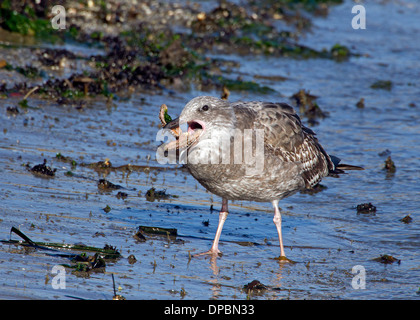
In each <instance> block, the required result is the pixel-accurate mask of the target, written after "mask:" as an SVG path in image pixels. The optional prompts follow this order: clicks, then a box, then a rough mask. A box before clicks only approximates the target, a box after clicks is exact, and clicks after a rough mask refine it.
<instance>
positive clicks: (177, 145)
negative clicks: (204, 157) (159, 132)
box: [163, 118, 204, 151]
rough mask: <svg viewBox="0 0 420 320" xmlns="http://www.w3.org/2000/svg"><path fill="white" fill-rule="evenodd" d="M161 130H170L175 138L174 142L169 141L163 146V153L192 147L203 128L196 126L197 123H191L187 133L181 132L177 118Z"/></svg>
mask: <svg viewBox="0 0 420 320" xmlns="http://www.w3.org/2000/svg"><path fill="white" fill-rule="evenodd" d="M200 123H201V122H200ZM163 129H168V130H171V131H172V133H173V134H174V136H175V137H176V140H175V141H171V142H169V143H167V144H166V145H165V147H164V148H165V149H164V150H165V151H168V150H179V149H183V148H190V147H192V146H193V145H194V144H195V143H196V142H197V141H198V139H199V137H200V136H201V134H202V133H203V131H204V127H203V126H202V125H201V124H198V122H195V121H191V122H189V123H188V131H187V132H182V130H181V128H180V127H179V118H176V119H174V120H172V121H171V122H169V123H167V124H166V125H165V126H164V127H163Z"/></svg>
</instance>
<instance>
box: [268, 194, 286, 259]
mask: <svg viewBox="0 0 420 320" xmlns="http://www.w3.org/2000/svg"><path fill="white" fill-rule="evenodd" d="M271 203H272V204H273V207H274V218H273V222H274V224H275V225H276V228H277V233H278V234H279V242H280V258H282V257H284V258H286V255H285V254H284V248H283V238H282V236H281V214H280V210H279V201H278V200H273V201H272V202H271Z"/></svg>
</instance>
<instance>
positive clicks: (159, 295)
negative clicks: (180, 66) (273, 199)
mask: <svg viewBox="0 0 420 320" xmlns="http://www.w3.org/2000/svg"><path fill="white" fill-rule="evenodd" d="M351 7H352V2H350V1H347V2H346V3H345V4H343V5H340V6H337V7H333V8H332V9H331V12H330V14H329V15H328V17H327V18H314V20H313V22H314V27H313V28H312V30H313V31H312V33H310V34H308V35H307V36H306V38H304V40H303V42H304V43H306V44H307V45H308V46H311V47H314V48H317V49H321V48H323V47H327V48H330V47H331V46H332V45H334V44H335V43H337V42H339V43H340V44H343V45H346V46H348V47H350V48H351V49H352V50H353V51H355V52H358V53H360V54H361V57H353V58H351V59H350V60H349V61H345V62H340V63H338V62H335V61H332V60H323V59H309V60H294V59H285V58H274V57H266V56H264V57H263V56H261V57H237V56H236V57H235V56H224V58H226V59H231V60H235V61H238V62H240V64H241V67H240V70H239V73H240V74H241V75H242V76H243V77H244V79H245V80H248V79H251V80H252V79H254V76H255V75H264V76H285V77H287V80H286V81H281V82H274V81H270V80H269V79H256V81H258V82H259V83H260V84H265V85H269V86H271V87H273V88H275V89H276V90H277V91H278V94H272V95H270V96H266V95H258V94H253V93H247V94H246V93H243V92H242V93H236V92H232V94H231V96H230V97H229V99H230V100H232V101H234V100H238V99H243V100H259V99H264V100H271V101H288V102H289V99H288V97H290V96H291V95H292V94H293V93H295V92H297V91H298V90H299V89H301V88H304V89H307V90H310V92H311V94H314V95H317V96H319V98H318V99H317V102H318V104H319V105H320V106H321V108H322V110H323V111H327V112H329V115H330V116H329V117H328V118H325V119H323V120H319V124H318V125H316V126H315V127H313V129H314V130H315V131H316V132H317V135H318V138H319V140H320V142H321V143H322V144H323V146H324V147H325V148H326V150H327V151H328V152H329V153H330V154H334V155H337V156H339V157H340V158H342V159H343V162H345V163H351V164H355V165H362V166H364V167H365V169H366V170H365V171H356V172H351V173H350V174H349V175H345V176H342V177H341V178H340V179H333V178H327V179H324V180H323V182H322V185H324V186H326V187H327V189H326V190H323V191H322V192H319V193H317V194H314V195H309V194H296V195H294V196H292V197H290V198H287V199H284V200H282V201H281V202H280V207H281V209H282V217H283V238H284V242H285V246H286V248H285V249H286V255H287V256H288V257H289V258H290V259H292V260H293V261H295V262H296V263H295V264H289V263H286V264H285V263H281V262H279V261H277V260H275V259H274V258H275V257H277V256H278V255H279V248H278V244H277V234H276V230H275V227H274V224H273V222H272V213H273V212H272V208H271V205H270V204H268V203H267V204H261V203H251V202H235V203H233V204H232V205H230V215H229V217H228V220H227V222H226V224H225V227H224V230H223V234H222V238H221V244H220V247H221V250H222V251H223V256H222V257H221V258H219V259H217V261H211V260H210V259H208V258H204V257H202V258H192V259H190V258H189V253H191V254H194V253H197V252H202V251H205V250H207V249H208V248H209V247H210V246H211V242H212V239H213V236H214V233H215V230H216V226H217V221H218V209H219V208H220V199H219V198H218V197H216V196H213V195H211V194H210V193H208V192H206V191H205V190H204V189H203V188H202V187H201V186H200V185H199V184H198V183H197V182H196V181H195V180H194V179H193V178H192V177H191V176H190V175H189V174H187V173H186V172H185V171H183V170H181V169H180V168H178V167H176V166H167V167H164V166H161V165H159V164H158V163H157V162H156V161H155V151H156V146H157V145H158V142H156V133H157V131H158V122H159V120H158V117H157V115H158V110H159V106H160V105H161V104H162V103H166V104H167V105H168V106H169V108H170V113H171V114H173V115H175V114H179V112H180V111H181V110H182V108H183V106H184V104H185V103H186V102H187V101H188V100H189V99H191V98H192V97H194V96H197V95H202V94H206V95H209V94H210V95H217V96H218V95H220V93H219V92H201V91H198V90H195V89H193V90H192V91H191V92H187V93H178V92H176V93H171V94H170V93H168V92H166V91H162V92H154V93H153V94H151V93H150V92H136V93H135V94H133V95H132V96H131V98H130V99H128V100H126V101H121V100H120V101H113V102H112V103H107V102H106V101H102V100H100V101H92V105H91V106H88V107H86V108H83V109H82V110H75V108H74V107H70V106H57V105H56V104H54V103H48V102H46V101H44V100H36V99H29V105H30V106H34V107H36V108H30V109H28V111H27V112H26V113H20V114H18V115H16V116H13V115H11V114H9V113H7V112H6V107H7V106H10V105H16V104H17V102H18V101H19V98H15V99H13V98H9V99H4V100H3V101H2V105H3V108H2V110H1V112H0V118H1V120H0V124H1V125H0V129H1V131H0V135H1V136H2V138H1V140H0V159H1V160H0V173H1V176H2V178H1V180H0V240H8V239H9V236H10V235H9V231H10V228H11V227H12V226H16V227H19V228H20V230H21V231H23V232H24V233H25V234H27V235H28V236H29V237H30V238H31V239H32V240H34V241H43V242H63V243H80V242H81V243H84V244H86V245H89V246H97V247H103V246H104V245H105V244H111V245H113V246H116V247H117V248H118V249H119V251H120V252H121V254H122V256H123V258H121V259H120V260H117V261H114V262H110V263H108V264H107V267H106V272H105V273H93V274H91V275H90V276H89V277H87V278H85V277H77V276H75V275H73V274H71V272H70V271H69V270H67V273H66V289H64V290H56V289H53V288H52V278H53V277H54V275H53V274H51V270H52V268H53V266H55V265H60V264H68V263H69V261H68V259H66V258H63V257H60V256H55V255H50V254H48V253H47V252H43V251H42V250H37V251H27V250H24V249H23V248H22V247H18V246H15V245H9V244H5V243H0V279H1V280H0V284H1V285H0V296H1V297H2V298H28V299H33V298H35V299H71V298H81V299H111V298H112V296H113V288H112V279H111V273H113V274H114V276H115V280H116V285H117V287H119V288H120V291H119V294H121V295H123V296H124V297H126V298H127V299H176V300H178V299H245V298H247V293H246V292H244V291H243V290H242V288H243V286H244V285H245V284H247V283H249V282H251V281H252V280H254V279H257V280H259V281H260V282H261V283H263V284H264V285H266V286H267V287H268V288H269V289H268V290H267V291H265V292H263V293H261V294H260V295H251V297H250V298H251V299H418V298H419V295H418V293H417V291H418V290H419V287H420V254H419V247H420V222H419V219H420V215H419V208H420V197H419V196H420V186H419V184H418V183H417V181H419V179H420V170H419V166H420V145H419V141H420V125H419V124H420V112H419V108H420V105H419V104H420V102H419V98H420V91H419V86H420V83H419V77H418V71H419V70H420V60H419V59H418V52H419V51H420V47H419V46H420V43H419V42H418V41H416V38H417V35H418V33H419V31H420V30H419V29H420V25H419V24H418V17H419V15H420V6H419V5H418V4H416V3H413V2H410V1H387V2H384V3H382V2H380V1H374V2H372V3H369V4H366V5H365V7H366V11H367V29H366V30H353V29H351V24H350V23H351V18H352V17H353V15H352V14H351ZM2 50H9V49H2ZM80 50H83V49H80ZM23 52H24V54H29V53H28V52H27V51H25V50H23ZM8 54H10V55H12V56H13V54H14V53H13V52H11V51H8ZM80 68H83V66H80ZM2 77H7V76H5V75H4V74H2ZM377 80H391V81H392V83H393V87H392V89H391V90H390V91H386V90H374V89H372V88H370V85H371V84H372V83H374V82H375V81H377ZM360 98H364V99H365V105H366V106H365V108H364V109H358V108H357V107H356V103H357V102H358V101H359V99H360ZM413 103H414V106H410V104H413ZM305 120H306V119H304V121H305ZM386 149H388V150H390V151H391V156H392V159H393V160H394V162H395V164H396V167H397V171H396V172H395V173H394V174H388V173H387V172H385V171H384V170H383V164H384V161H385V159H386V156H380V155H379V154H380V153H382V152H383V151H385V150H386ZM57 153H61V154H62V155H64V156H68V157H70V158H73V159H75V160H76V161H77V162H78V163H82V162H83V163H94V162H98V161H103V160H105V158H109V159H110V161H111V162H112V165H113V166H114V167H118V166H122V165H126V164H132V165H135V166H144V167H134V168H135V169H134V170H133V171H132V172H131V173H130V174H127V173H125V172H123V171H121V170H116V171H111V172H110V173H109V174H108V175H106V179H107V180H109V181H111V182H113V183H116V184H119V185H121V186H123V187H124V190H122V191H124V192H126V193H127V194H128V197H127V199H125V200H121V199H117V198H116V193H117V191H112V192H110V193H103V192H100V191H99V190H98V187H97V182H98V180H99V179H101V178H105V176H104V174H103V173H98V172H96V171H95V170H93V169H91V168H88V167H83V166H80V165H78V166H76V167H75V168H71V165H70V164H69V163H64V162H60V161H58V159H56V158H55V156H56V154H57ZM44 158H45V159H47V161H48V165H51V166H52V167H54V168H57V172H56V177H54V178H51V179H46V178H40V177H37V176H34V175H33V174H32V173H30V172H29V171H28V170H27V169H26V167H25V166H24V164H26V163H29V164H30V165H31V166H33V165H35V164H39V163H42V161H43V159H44ZM148 166H150V168H149V169H147V167H148ZM154 168H158V169H154ZM69 170H71V171H72V172H73V173H74V176H72V177H71V176H67V175H65V173H66V172H67V171H69ZM152 186H154V187H155V188H156V189H158V190H162V189H166V192H167V193H168V194H170V195H173V196H175V197H172V198H170V199H168V200H161V201H155V202H149V201H146V198H145V194H146V192H147V190H148V189H150V187H152ZM366 202H371V203H372V204H373V205H375V206H376V207H377V212H376V214H357V212H356V206H357V205H358V204H360V203H366ZM107 205H108V206H109V207H111V211H110V212H109V213H105V212H104V211H103V208H105V207H106V206H107ZM211 205H213V206H214V210H213V211H212V210H210V206H211ZM408 214H410V215H411V217H412V218H413V221H412V222H411V223H409V224H405V223H403V222H401V221H400V219H402V218H403V217H405V216H406V215H408ZM206 221H208V222H209V225H208V226H206V225H205V223H203V222H206ZM139 225H146V226H158V227H164V228H176V229H177V230H178V236H177V238H176V239H173V238H167V237H165V236H164V237H161V236H147V235H146V237H147V241H145V242H138V241H136V240H135V239H134V238H133V234H134V233H135V232H136V230H137V227H138V226H139ZM97 233H98V234H97ZM12 238H13V239H18V238H17V236H16V235H12ZM244 244H248V245H244ZM249 244H252V245H249ZM383 254H387V255H392V256H394V257H396V258H397V259H400V260H401V263H400V264H397V263H393V264H389V265H384V264H381V263H378V262H376V261H373V260H372V259H374V258H377V257H379V256H380V255H383ZM129 255H134V256H135V257H136V259H137V262H135V263H134V264H130V263H129V262H128V259H127V258H128V256H129ZM356 265H361V266H363V267H364V268H365V271H366V288H365V289H354V288H353V287H352V279H353V277H354V276H355V275H354V274H352V268H353V267H354V266H356Z"/></svg>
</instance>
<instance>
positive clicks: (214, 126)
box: [161, 96, 363, 260]
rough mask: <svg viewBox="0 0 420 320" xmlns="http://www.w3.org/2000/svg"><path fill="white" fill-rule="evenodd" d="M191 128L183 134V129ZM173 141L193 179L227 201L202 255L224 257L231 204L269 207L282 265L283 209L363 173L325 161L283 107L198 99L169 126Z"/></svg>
mask: <svg viewBox="0 0 420 320" xmlns="http://www.w3.org/2000/svg"><path fill="white" fill-rule="evenodd" d="M182 124H187V125H188V130H187V131H185V132H182V130H181V125H182ZM164 129H165V130H171V132H172V133H173V134H174V135H175V136H176V140H175V141H171V142H168V143H165V144H163V145H162V146H161V147H163V149H164V151H165V152H166V154H167V153H168V152H176V153H177V154H178V156H179V158H180V161H182V163H183V164H184V165H185V166H186V168H187V169H188V171H189V172H190V173H191V175H192V176H193V177H194V178H195V179H196V180H197V181H198V182H199V183H200V184H201V185H202V186H203V187H204V188H206V189H207V190H208V191H210V192H211V193H213V194H215V195H217V196H219V197H221V198H222V207H221V210H220V213H219V224H218V226H217V231H216V235H215V238H214V240H213V244H212V246H211V248H210V250H208V251H206V252H203V253H200V254H198V255H204V254H211V255H216V256H217V255H220V254H221V252H220V250H219V240H220V236H221V234H222V229H223V225H224V223H225V221H226V218H227V216H228V213H229V212H228V201H229V200H246V201H257V202H271V204H272V205H273V208H274V218H273V222H274V224H275V226H276V229H277V233H278V238H279V244H280V257H279V259H280V260H288V259H287V258H286V255H285V251H284V246H283V238H282V232H281V222H282V220H281V213H280V210H279V208H278V203H279V201H280V200H281V199H283V198H285V197H288V196H291V195H293V194H294V193H296V192H298V191H301V190H305V189H311V188H313V187H314V186H315V185H316V184H318V183H319V182H320V181H321V179H322V178H324V177H327V176H335V177H337V176H338V175H339V174H342V173H344V170H363V168H361V167H358V166H353V165H346V164H340V159H339V158H337V157H335V156H332V155H328V154H327V153H326V152H325V150H324V148H323V147H322V146H321V144H320V143H319V142H318V139H317V138H316V137H315V133H314V131H312V130H311V129H309V128H308V127H306V126H304V125H303V124H302V121H301V119H300V117H299V116H298V115H297V114H296V113H295V111H294V109H293V108H292V107H291V106H289V105H288V104H286V103H272V102H261V101H247V102H244V101H238V102H228V101H226V100H222V99H218V98H215V97H210V96H200V97H196V98H194V99H192V100H191V101H190V102H188V103H187V104H186V106H185V107H184V109H183V110H182V112H181V114H180V116H179V117H178V118H176V119H174V120H172V121H170V122H169V123H167V124H166V125H165V126H164Z"/></svg>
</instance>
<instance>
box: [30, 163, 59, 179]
mask: <svg viewBox="0 0 420 320" xmlns="http://www.w3.org/2000/svg"><path fill="white" fill-rule="evenodd" d="M29 171H30V172H32V173H34V174H37V175H41V176H44V177H54V176H55V172H56V171H57V169H51V167H49V166H47V160H46V159H44V163H41V164H37V165H35V166H33V167H32V168H31V169H29Z"/></svg>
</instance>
